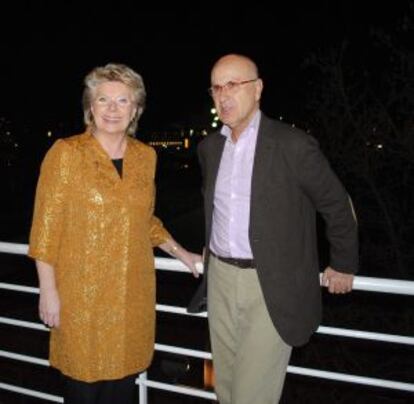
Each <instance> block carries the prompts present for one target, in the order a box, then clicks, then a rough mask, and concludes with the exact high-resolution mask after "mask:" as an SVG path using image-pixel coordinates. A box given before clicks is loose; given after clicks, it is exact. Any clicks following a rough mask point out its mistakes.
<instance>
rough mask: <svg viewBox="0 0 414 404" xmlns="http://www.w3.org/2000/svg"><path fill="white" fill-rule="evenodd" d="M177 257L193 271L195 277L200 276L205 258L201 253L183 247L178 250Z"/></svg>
mask: <svg viewBox="0 0 414 404" xmlns="http://www.w3.org/2000/svg"><path fill="white" fill-rule="evenodd" d="M176 257H177V258H178V259H179V260H180V261H181V262H182V263H183V264H184V265H185V266H186V267H187V268H188V269H189V270H190V271H191V272H192V273H193V275H194V277H195V278H198V277H199V276H200V272H199V271H201V269H202V268H203V260H202V257H201V255H200V254H194V253H192V252H190V251H187V250H185V249H184V248H182V247H181V249H179V253H178V251H177V253H176Z"/></svg>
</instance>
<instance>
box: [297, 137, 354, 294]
mask: <svg viewBox="0 0 414 404" xmlns="http://www.w3.org/2000/svg"><path fill="white" fill-rule="evenodd" d="M301 146H302V145H301ZM298 154H299V155H300V160H299V164H298V165H299V167H300V168H299V170H300V172H299V173H298V174H299V179H300V183H301V186H302V188H303V189H304V192H305V193H306V194H307V196H308V197H309V198H310V199H311V201H312V203H313V204H314V206H315V208H316V210H317V211H318V212H319V213H320V214H321V215H322V217H323V218H324V221H325V224H326V236H327V239H328V240H329V244H330V263H329V266H328V267H327V268H326V269H325V271H324V274H323V276H322V284H323V285H324V286H327V287H328V289H329V291H330V292H331V293H346V292H349V291H350V290H351V289H352V283H353V278H354V276H353V274H354V273H356V272H357V270H358V231H357V221H356V217H355V212H354V210H353V206H352V202H351V200H350V198H349V196H348V194H347V192H346V190H345V188H344V187H343V185H342V184H341V182H340V181H339V179H338V178H337V176H336V175H335V173H334V172H333V171H332V169H331V167H330V165H329V163H328V161H327V160H326V158H325V156H324V155H323V154H322V152H321V151H320V149H319V145H318V142H317V141H316V140H315V139H314V138H312V137H311V136H307V137H306V140H305V142H304V145H303V147H301V148H300V151H299V153H298Z"/></svg>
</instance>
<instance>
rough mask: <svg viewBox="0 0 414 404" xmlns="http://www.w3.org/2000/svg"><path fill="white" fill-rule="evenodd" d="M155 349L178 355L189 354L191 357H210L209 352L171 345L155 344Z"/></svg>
mask: <svg viewBox="0 0 414 404" xmlns="http://www.w3.org/2000/svg"><path fill="white" fill-rule="evenodd" d="M155 350H157V351H160V352H170V353H175V354H178V355H186V356H191V357H193V358H200V359H210V360H211V353H210V352H205V351H198V350H195V349H188V348H180V347H177V346H173V345H164V344H155Z"/></svg>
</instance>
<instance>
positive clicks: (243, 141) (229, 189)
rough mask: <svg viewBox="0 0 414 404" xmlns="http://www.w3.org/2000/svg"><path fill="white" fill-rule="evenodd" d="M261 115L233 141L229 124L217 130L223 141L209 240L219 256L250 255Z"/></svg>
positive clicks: (247, 257) (241, 256)
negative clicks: (252, 184)
mask: <svg viewBox="0 0 414 404" xmlns="http://www.w3.org/2000/svg"><path fill="white" fill-rule="evenodd" d="M260 118H261V113H260V111H257V113H256V114H255V116H254V117H253V119H252V120H251V122H250V123H249V125H248V126H247V128H246V129H245V130H244V131H243V132H242V133H241V135H240V137H239V139H238V140H237V142H236V143H234V142H233V140H232V138H231V129H230V128H229V127H228V126H226V125H224V126H223V127H222V129H221V132H220V133H221V134H222V135H223V136H225V137H226V142H225V145H224V150H223V154H222V157H221V161H220V167H219V171H218V176H217V182H216V188H215V192H214V210H213V227H212V234H211V241H210V250H211V251H213V253H215V254H216V255H219V256H223V257H233V258H246V259H249V258H253V254H252V250H251V247H250V241H249V218H250V191H251V183H252V173H253V162H254V155H255V148H256V140H257V133H258V129H259V124H260Z"/></svg>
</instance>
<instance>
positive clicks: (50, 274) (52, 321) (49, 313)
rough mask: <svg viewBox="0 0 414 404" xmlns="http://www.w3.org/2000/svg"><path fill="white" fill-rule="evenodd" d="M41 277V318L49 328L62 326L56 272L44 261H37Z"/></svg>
mask: <svg viewBox="0 0 414 404" xmlns="http://www.w3.org/2000/svg"><path fill="white" fill-rule="evenodd" d="M36 267H37V273H38V275H39V285H40V298H39V317H40V319H41V320H42V321H43V322H44V323H45V325H48V326H49V327H59V325H60V299H59V293H58V290H57V288H56V282H55V271H54V269H53V267H52V266H51V265H50V264H48V263H46V262H43V261H38V260H36Z"/></svg>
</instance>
